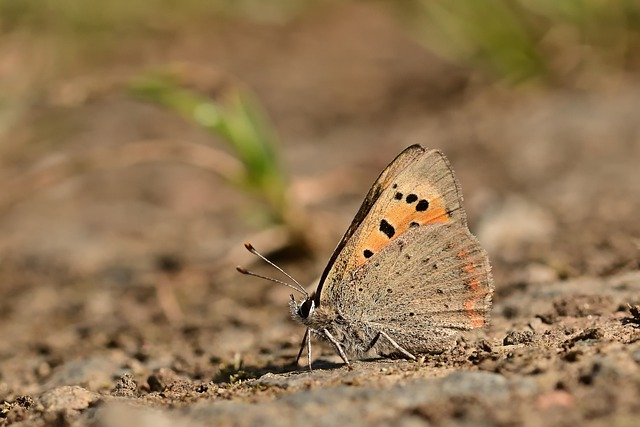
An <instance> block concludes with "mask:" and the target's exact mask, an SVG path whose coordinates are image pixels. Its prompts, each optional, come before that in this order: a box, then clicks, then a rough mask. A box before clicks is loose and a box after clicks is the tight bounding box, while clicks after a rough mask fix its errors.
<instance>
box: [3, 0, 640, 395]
mask: <svg viewBox="0 0 640 427" xmlns="http://www.w3.org/2000/svg"><path fill="white" fill-rule="evenodd" d="M639 49H640V3H639V2H637V1H634V0H609V1H603V0H571V1H561V2H560V1H552V0H538V1H535V2H531V1H525V0H516V1H508V0H485V1H483V2H477V1H475V0H456V1H451V0H447V1H438V0H431V1H429V0H406V1H402V2H399V1H392V0H387V1H384V0H378V1H374V0H371V1H355V0H354V1H337V0H335V1H331V0H308V1H293V0H273V1H269V2H265V1H260V0H235V1H229V0H206V1H205V0H182V1H180V2H177V1H170V0H137V1H130V0H129V1H125V0H111V1H109V2H103V3H101V4H100V5H99V6H97V5H96V4H93V3H91V2H87V1H80V0H56V1H50V2H42V1H39V0H19V1H18V0H0V178H1V181H0V182H2V185H1V190H0V236H1V237H0V292H1V293H2V298H0V335H2V336H3V340H0V359H1V360H3V361H4V362H5V365H4V366H5V371H4V372H3V375H4V377H3V378H4V379H3V382H2V384H4V385H3V386H2V387H0V398H6V396H11V395H13V394H15V393H18V392H29V391H31V392H33V390H39V387H41V386H42V384H45V383H47V382H48V383H49V384H51V382H52V381H53V382H55V381H59V382H60V383H64V381H65V380H68V378H65V379H62V378H58V379H56V377H55V375H58V374H57V373H56V372H59V371H56V370H55V368H56V367H57V366H59V365H62V364H63V362H64V361H65V360H67V358H69V357H71V355H72V354H73V355H96V354H103V355H104V354H107V353H106V352H109V351H111V350H113V349H118V350H119V351H121V352H122V353H123V354H125V355H129V356H131V358H129V359H127V358H126V357H125V358H124V359H118V358H117V357H115V356H113V352H112V351H111V352H110V353H108V354H109V356H108V357H107V356H104V360H105V362H104V363H114V364H116V365H117V366H121V365H122V364H123V363H124V364H126V365H127V366H128V367H129V368H130V369H132V370H134V371H135V370H136V369H138V370H144V369H151V368H153V367H158V366H172V367H173V368H174V369H175V370H177V371H181V372H186V373H188V374H189V375H191V376H193V377H195V378H198V377H207V376H209V377H211V376H216V375H218V376H220V375H222V376H224V375H226V374H225V372H228V371H226V370H225V369H226V367H227V366H235V367H236V368H237V367H238V360H240V359H241V360H243V361H245V363H248V364H254V365H256V366H265V364H269V363H276V362H275V361H277V360H279V359H278V357H280V356H281V353H282V354H285V355H287V356H290V354H291V353H295V351H297V343H298V340H299V339H300V338H301V334H300V336H298V333H300V332H301V330H300V328H297V327H295V326H294V325H291V324H290V322H289V320H288V312H287V310H286V304H287V298H288V294H289V290H288V289H286V288H284V287H278V286H276V285H273V284H268V283H259V282H258V281H257V280H256V281H254V280H253V279H251V278H248V277H245V276H240V275H238V274H237V273H236V272H235V265H237V264H242V265H245V266H247V267H250V268H252V269H255V270H257V271H260V272H262V273H266V274H269V275H274V274H275V273H274V272H273V271H272V270H269V269H267V268H266V267H264V266H263V265H261V264H258V263H256V262H255V260H254V259H253V258H252V257H251V256H250V254H247V253H246V251H245V250H244V248H243V246H242V243H243V242H244V241H251V242H252V243H253V244H254V246H255V247H256V248H258V250H261V251H262V252H264V253H265V254H268V255H269V256H270V257H272V258H273V260H274V261H276V262H278V263H279V264H281V266H282V267H283V268H285V269H286V270H288V271H289V272H291V273H292V274H293V275H294V277H297V278H298V279H299V280H300V281H301V282H302V283H305V284H310V283H312V281H313V280H314V279H315V278H316V277H317V276H318V275H319V274H320V272H321V271H322V269H323V268H324V264H325V262H326V260H328V259H329V256H330V254H331V251H332V249H333V247H334V245H335V244H336V243H337V242H338V240H339V238H340V236H341V235H342V233H343V232H344V230H345V229H346V227H347V226H348V224H349V223H350V220H351V218H352V216H353V215H354V213H355V212H356V210H357V208H358V206H359V204H360V202H361V201H362V198H363V197H364V195H365V194H366V192H367V191H368V189H369V186H370V185H371V184H372V183H373V180H374V179H375V177H376V176H377V175H378V173H379V172H380V171H381V170H382V169H383V168H384V167H385V166H386V165H387V164H388V163H389V162H390V161H391V160H392V159H393V158H394V157H395V155H397V154H398V153H399V152H400V151H401V150H402V149H404V148H405V147H406V146H408V145H410V144H414V143H420V144H422V145H423V146H426V147H433V148H440V149H442V150H443V151H444V152H445V153H446V154H447V156H448V157H449V159H450V161H451V163H452V165H453V167H454V169H455V170H456V172H457V175H458V178H459V180H460V181H461V183H462V186H463V189H464V194H465V203H466V205H465V206H466V208H467V211H468V216H469V220H470V226H471V228H472V231H473V232H474V233H475V234H477V235H478V237H479V238H480V240H481V241H482V243H483V244H484V245H485V247H486V248H487V250H488V251H489V253H490V256H491V259H492V262H493V265H494V274H495V278H496V286H497V294H496V300H497V301H499V299H500V298H501V296H503V295H507V294H508V293H509V292H511V291H512V290H513V289H517V288H522V287H523V286H528V285H530V284H538V283H544V282H550V281H554V280H561V279H566V278H571V277H579V276H596V277H604V276H609V275H612V274H616V273H620V272H623V271H627V270H633V269H637V268H638V259H639V256H638V252H639V247H640V240H639V239H640V222H639V221H638V214H637V213H638V212H639V209H640V191H639V190H640V188H639V186H640V184H639V183H640V168H639V167H638V164H639V163H638V162H639V160H640V120H639V119H640V108H639V107H640V79H639V78H638V71H639V70H640V60H639V58H640V56H639V55H638V52H639V51H640V50H639ZM109 349H111V350H109ZM279 352H281V353H279ZM25 355H29V356H28V357H27V356H25ZM92 357H93V356H92ZM96 357H97V356H96ZM101 357H102V356H101ZM114 357H115V359H114ZM118 357H119V356H118ZM100 360H102V359H100ZM114 360H115V361H114ZM122 360H126V362H123V361H122ZM132 360H134V361H132ZM283 360H284V359H283ZM135 361H137V362H135ZM136 363H138V365H136ZM236 370H237V369H236ZM103 371H106V372H108V371H109V369H103ZM59 375H62V374H59ZM96 375H97V374H96ZM52 378H53V379H52ZM96 381H98V380H96ZM18 384H20V385H18ZM98 384H101V383H100V382H99V381H98ZM3 387H4V388H3ZM96 387H98V388H99V386H96ZM3 396H4V397H3Z"/></svg>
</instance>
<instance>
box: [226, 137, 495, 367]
mask: <svg viewBox="0 0 640 427" xmlns="http://www.w3.org/2000/svg"><path fill="white" fill-rule="evenodd" d="M245 246H246V247H247V249H249V250H250V251H251V252H253V253H256V254H257V255H259V256H260V257H262V256H261V255H260V254H258V253H257V252H256V251H255V249H253V247H252V246H251V245H249V244H245ZM262 258H263V259H264V257H262ZM267 262H269V261H267ZM272 265H273V264H272ZM276 268H278V267H276ZM278 269H279V268H278ZM238 270H239V271H240V272H242V273H245V274H252V275H256V274H254V273H251V272H248V271H247V270H245V269H243V268H241V267H238ZM279 270H280V269H279ZM280 271H282V270H280ZM283 273H284V272H283ZM284 274H286V273H284ZM287 277H289V278H291V279H292V280H293V281H294V282H295V284H288V283H285V282H281V281H278V282H280V283H283V284H286V285H287V286H290V287H292V288H294V289H296V290H297V291H298V292H300V293H302V295H304V298H303V299H302V301H300V302H298V301H296V300H295V298H294V296H293V295H291V302H290V309H291V314H292V316H293V318H294V319H295V320H297V321H298V322H300V323H302V324H303V325H304V326H306V328H307V331H306V333H305V336H304V338H303V342H302V346H301V349H300V353H298V358H300V355H301V354H302V351H303V348H304V346H305V342H306V345H307V349H308V351H307V353H308V363H309V369H311V335H312V334H313V335H315V336H318V337H320V338H322V339H325V340H327V341H329V342H331V343H332V344H333V346H334V347H335V349H336V351H337V353H338V354H339V355H340V357H341V358H342V360H343V361H344V362H345V363H346V364H347V366H349V359H348V355H349V356H350V357H351V356H355V357H356V358H359V357H363V356H365V355H366V354H368V353H369V352H370V351H376V352H377V353H378V354H381V355H389V354H398V355H402V356H404V357H406V358H409V359H414V360H415V359H416V356H415V355H416V354H419V353H440V352H442V351H445V350H447V349H450V348H451V347H453V345H454V343H455V338H456V335H457V334H458V333H460V331H463V330H468V329H473V328H478V327H481V326H483V325H485V323H486V322H487V320H488V316H489V310H490V308H491V296H492V294H493V290H494V286H493V279H492V277H491V266H490V264H489V259H488V257H487V254H486V252H485V251H484V250H483V249H482V247H481V246H480V243H479V242H478V240H477V239H476V238H475V237H474V236H473V235H472V234H471V232H470V231H469V229H468V227H467V221H466V215H465V212H464V209H463V207H462V193H461V189H460V184H459V183H458V181H457V179H456V178H455V175H454V173H453V170H452V169H451V166H450V164H449V161H448V160H447V159H446V157H445V156H444V154H442V152H440V151H438V150H434V149H425V148H423V147H421V146H420V145H412V146H411V147H408V148H407V149H405V150H404V151H403V152H402V153H400V154H399V155H398V156H397V157H396V158H395V159H394V160H393V161H392V162H391V163H390V164H389V166H387V167H386V168H385V169H384V170H383V171H382V173H381V174H380V176H379V177H378V179H377V180H376V181H375V183H374V184H373V186H372V187H371V189H370V190H369V193H368V194H367V196H366V197H365V199H364V202H363V203H362V206H361V207H360V210H359V211H358V213H357V214H356V216H355V218H354V219H353V221H352V223H351V225H350V226H349V228H348V229H347V231H346V233H345V234H344V236H342V239H341V240H340V243H338V246H337V247H336V249H335V251H334V252H333V255H332V256H331V258H330V259H329V263H328V264H327V266H326V268H325V269H324V272H323V273H322V276H321V278H320V283H319V285H318V288H317V289H316V291H315V292H314V293H313V294H311V295H309V294H308V293H307V292H306V290H305V289H304V288H303V287H302V286H301V285H300V284H299V283H298V282H297V281H295V279H293V278H292V277H291V276H289V275H288V274H287ZM276 281H277V280H276Z"/></svg>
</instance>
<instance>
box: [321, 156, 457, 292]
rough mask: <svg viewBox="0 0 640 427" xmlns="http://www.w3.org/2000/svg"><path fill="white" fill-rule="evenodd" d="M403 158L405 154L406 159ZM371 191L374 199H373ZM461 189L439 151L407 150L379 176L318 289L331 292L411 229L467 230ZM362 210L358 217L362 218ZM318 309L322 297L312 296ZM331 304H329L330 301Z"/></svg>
mask: <svg viewBox="0 0 640 427" xmlns="http://www.w3.org/2000/svg"><path fill="white" fill-rule="evenodd" d="M405 153H406V154H405ZM374 189H378V190H376V191H377V192H379V193H378V194H377V197H375V198H372V197H371V196H372V193H374ZM461 202H462V197H461V191H460V186H459V184H458V182H457V180H456V179H455V176H454V175H453V171H452V170H451V167H450V165H449V162H448V161H447V159H446V158H445V157H444V155H443V154H442V153H441V152H439V151H438V150H425V149H424V148H422V147H420V146H411V147H409V148H408V149H406V150H405V151H404V152H403V153H401V154H400V155H399V156H398V157H397V158H396V160H394V161H393V162H392V163H391V164H390V165H389V166H388V167H387V169H385V170H384V171H383V173H382V174H381V175H380V177H379V178H378V180H377V181H376V183H375V184H374V185H373V187H372V190H370V192H369V194H368V195H367V197H366V198H365V201H364V202H363V205H362V207H361V208H360V211H359V212H358V215H357V216H356V219H355V220H354V221H353V223H352V224H351V226H350V227H349V230H348V231H347V233H345V237H343V240H342V241H341V243H340V245H339V246H338V248H337V249H336V252H335V253H334V255H333V256H332V260H331V261H330V263H329V265H328V266H327V270H325V274H324V275H323V278H322V279H321V282H320V283H321V284H320V286H319V287H318V294H319V291H321V290H323V289H324V290H323V292H329V293H331V292H334V291H333V290H332V289H331V288H333V287H335V286H339V285H340V282H341V281H342V277H343V275H344V273H345V271H353V270H354V269H356V268H358V267H360V266H361V265H364V264H366V263H367V262H368V261H369V259H371V258H372V257H373V256H375V254H377V253H378V252H380V251H381V250H382V249H383V248H384V247H386V246H387V245H388V244H389V243H391V242H392V241H393V240H394V239H396V238H398V236H400V235H402V234H403V233H405V232H406V231H407V230H408V229H409V228H411V227H419V226H424V225H427V224H432V223H451V222H456V223H459V224H461V225H462V226H463V227H466V215H465V213H464V209H463V208H462V204H461ZM363 211H366V213H365V214H364V216H363V217H362V218H359V216H361V213H362V212H363ZM316 297H317V298H319V300H318V302H319V305H322V304H323V303H324V302H323V300H324V298H322V296H321V295H317V296H316ZM330 300H332V299H330Z"/></svg>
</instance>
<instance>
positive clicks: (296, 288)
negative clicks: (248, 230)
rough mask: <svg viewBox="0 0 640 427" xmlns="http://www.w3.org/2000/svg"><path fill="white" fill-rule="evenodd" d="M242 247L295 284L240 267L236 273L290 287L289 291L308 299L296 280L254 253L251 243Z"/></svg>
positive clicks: (307, 295)
mask: <svg viewBox="0 0 640 427" xmlns="http://www.w3.org/2000/svg"><path fill="white" fill-rule="evenodd" d="M244 247H245V248H247V250H248V251H249V252H251V253H252V254H254V255H256V256H258V257H259V258H260V259H262V260H263V261H264V262H266V263H267V264H269V265H270V266H272V267H273V268H275V269H276V270H278V271H279V272H280V273H282V274H284V275H285V276H287V277H288V278H289V279H291V280H292V281H293V283H295V285H293V284H291V283H287V282H284V281H282V280H278V279H274V278H272V277H267V276H262V275H260V274H257V273H254V272H251V271H249V270H247V269H245V268H243V267H240V266H238V267H236V270H238V272H240V273H242V274H246V275H248V276H254V277H259V278H261V279H265V280H269V281H271V282H275V283H280V284H281V285H285V286H288V287H290V288H291V289H295V290H296V291H298V292H300V293H301V294H302V295H304V296H305V297H309V294H308V293H307V291H306V289H305V288H304V287H303V286H302V285H301V284H300V282H298V281H297V280H296V279H294V278H293V277H292V276H291V275H290V274H289V273H287V272H286V271H284V270H283V269H281V268H280V267H278V266H277V265H275V264H274V263H273V262H271V261H269V260H268V259H267V258H266V257H264V256H263V255H262V254H261V253H260V252H258V251H256V249H255V248H254V247H253V245H252V244H251V243H245V244H244Z"/></svg>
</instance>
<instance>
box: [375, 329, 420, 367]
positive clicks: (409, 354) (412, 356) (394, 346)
mask: <svg viewBox="0 0 640 427" xmlns="http://www.w3.org/2000/svg"><path fill="white" fill-rule="evenodd" d="M380 335H382V336H383V337H385V338H386V339H387V341H389V343H390V344H391V345H392V346H393V348H395V349H396V350H398V351H399V352H400V353H402V354H404V355H405V356H407V357H408V358H409V359H411V360H416V357H415V356H414V355H413V354H411V353H409V352H408V351H407V350H405V349H404V348H402V347H400V345H399V344H398V343H397V342H395V341H394V340H392V339H391V337H390V336H389V335H387V333H386V332H384V331H380V332H378V336H380ZM378 336H376V338H375V339H374V340H373V344H375V342H376V341H377V340H378ZM372 347H373V345H372Z"/></svg>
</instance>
